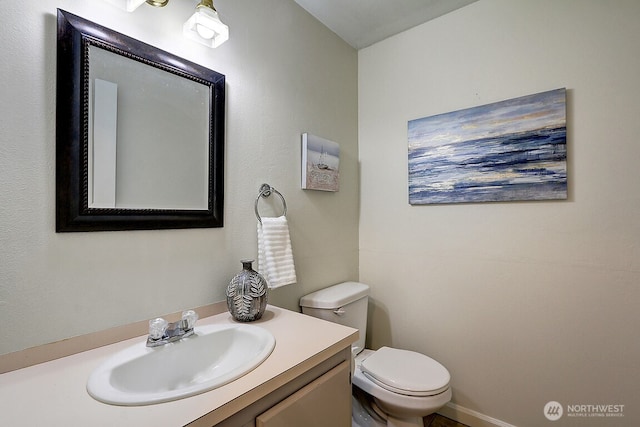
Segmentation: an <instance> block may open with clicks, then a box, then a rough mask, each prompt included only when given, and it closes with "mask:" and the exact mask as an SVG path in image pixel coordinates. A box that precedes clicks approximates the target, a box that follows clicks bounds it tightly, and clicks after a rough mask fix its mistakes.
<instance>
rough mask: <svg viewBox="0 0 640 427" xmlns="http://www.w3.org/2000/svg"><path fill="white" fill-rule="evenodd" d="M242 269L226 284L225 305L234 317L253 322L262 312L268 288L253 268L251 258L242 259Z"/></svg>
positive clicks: (265, 304)
mask: <svg viewBox="0 0 640 427" xmlns="http://www.w3.org/2000/svg"><path fill="white" fill-rule="evenodd" d="M241 262H242V271H241V272H240V273H238V274H236V275H235V276H233V279H231V282H229V286H227V292H226V294H227V307H228V309H229V313H231V315H232V316H233V318H234V319H236V320H238V321H240V322H253V321H254V320H258V319H259V318H261V317H262V315H263V314H264V310H265V308H266V307H267V298H268V296H269V288H268V287H267V281H266V280H265V279H264V277H262V275H261V274H260V273H258V272H257V271H255V270H253V268H252V267H251V264H252V263H253V260H252V259H251V260H242V261H241Z"/></svg>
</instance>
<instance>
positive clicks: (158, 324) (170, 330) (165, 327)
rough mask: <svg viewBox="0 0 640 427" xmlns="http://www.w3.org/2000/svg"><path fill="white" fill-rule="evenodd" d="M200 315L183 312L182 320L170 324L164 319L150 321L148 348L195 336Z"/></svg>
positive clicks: (189, 311)
mask: <svg viewBox="0 0 640 427" xmlns="http://www.w3.org/2000/svg"><path fill="white" fill-rule="evenodd" d="M197 320H198V313H196V312H195V311H193V310H187V311H183V312H182V319H181V320H178V321H177V322H173V323H169V322H167V321H166V320H165V319H163V318H162V317H158V318H157V319H153V320H149V337H148V338H147V347H158V346H161V345H165V344H168V343H170V342H175V341H178V340H181V339H182V338H186V337H188V336H191V335H193V328H194V326H195V324H196V321H197Z"/></svg>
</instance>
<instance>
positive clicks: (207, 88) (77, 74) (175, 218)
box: [56, 9, 225, 232]
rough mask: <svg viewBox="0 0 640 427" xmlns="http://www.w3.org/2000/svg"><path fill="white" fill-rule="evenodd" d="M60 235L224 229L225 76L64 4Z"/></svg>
mask: <svg viewBox="0 0 640 427" xmlns="http://www.w3.org/2000/svg"><path fill="white" fill-rule="evenodd" d="M56 96H57V99H56V231H57V232H69V231H109V230H138V229H167V228H204V227H222V225H223V203H224V124H225V123H224V121H225V76H224V75H222V74H220V73H217V72H215V71H212V70H209V69H207V68H205V67H203V66H201V65H198V64H195V63H192V62H189V61H186V60H184V59H182V58H179V57H177V56H175V55H172V54H170V53H167V52H164V51H162V50H160V49H157V48H155V47H153V46H150V45H148V44H145V43H142V42H140V41H138V40H134V39H132V38H130V37H127V36H125V35H122V34H119V33H117V32H115V31H112V30H110V29H108V28H105V27H102V26H100V25H97V24H95V23H93V22H90V21H87V20H85V19H83V18H80V17H78V16H75V15H73V14H71V13H68V12H66V11H63V10H60V9H59V10H58V50H57V94H56Z"/></svg>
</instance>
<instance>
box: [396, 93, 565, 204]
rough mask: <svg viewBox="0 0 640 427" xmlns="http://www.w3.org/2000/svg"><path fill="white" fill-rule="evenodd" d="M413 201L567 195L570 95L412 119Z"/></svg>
mask: <svg viewBox="0 0 640 427" xmlns="http://www.w3.org/2000/svg"><path fill="white" fill-rule="evenodd" d="M408 139H409V203H410V204H412V205H413V204H418V205H419V204H436V203H470V202H499V201H512V200H554V199H566V198H567V127H566V90H565V89H564V88H563V89H556V90H552V91H548V92H542V93H538V94H535V95H529V96H523V97H520V98H514V99H510V100H507V101H502V102H496V103H494V104H487V105H483V106H480V107H474V108H468V109H465V110H459V111H454V112H451V113H445V114H440V115H436V116H431V117H424V118H421V119H416V120H411V121H409V124H408Z"/></svg>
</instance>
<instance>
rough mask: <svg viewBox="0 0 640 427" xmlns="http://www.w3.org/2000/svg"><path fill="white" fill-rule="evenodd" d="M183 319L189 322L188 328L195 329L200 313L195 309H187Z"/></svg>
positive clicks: (183, 313)
mask: <svg viewBox="0 0 640 427" xmlns="http://www.w3.org/2000/svg"><path fill="white" fill-rule="evenodd" d="M182 320H185V321H186V323H187V329H193V328H194V326H196V322H197V321H198V313H196V312H195V311H193V310H186V311H183V312H182Z"/></svg>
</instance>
